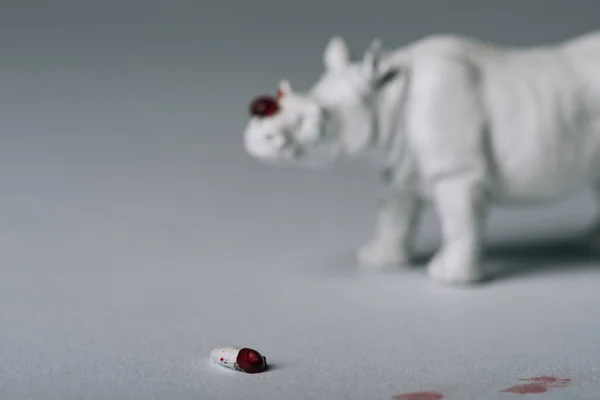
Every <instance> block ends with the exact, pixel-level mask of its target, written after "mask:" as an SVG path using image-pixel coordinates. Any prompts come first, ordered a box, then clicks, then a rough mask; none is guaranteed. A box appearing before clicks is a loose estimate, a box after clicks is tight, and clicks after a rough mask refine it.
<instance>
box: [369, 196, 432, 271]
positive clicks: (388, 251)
mask: <svg viewBox="0 0 600 400" xmlns="http://www.w3.org/2000/svg"><path fill="white" fill-rule="evenodd" d="M422 207H423V205H422V202H421V200H420V199H419V198H418V197H417V196H416V195H415V194H413V193H411V192H410V191H407V190H397V189H393V188H391V187H389V188H387V189H386V193H385V195H384V197H383V199H382V201H381V205H380V207H379V209H378V213H377V225H376V228H375V233H374V235H373V237H372V239H370V240H369V241H367V243H365V244H364V245H363V246H362V247H361V248H360V249H359V250H358V260H359V262H360V264H362V265H363V266H366V267H373V268H388V267H395V266H400V265H402V266H407V265H408V264H409V258H410V255H411V254H410V253H411V248H412V245H413V242H414V239H415V236H416V232H417V228H418V224H419V220H420V218H419V217H420V215H421V210H422Z"/></svg>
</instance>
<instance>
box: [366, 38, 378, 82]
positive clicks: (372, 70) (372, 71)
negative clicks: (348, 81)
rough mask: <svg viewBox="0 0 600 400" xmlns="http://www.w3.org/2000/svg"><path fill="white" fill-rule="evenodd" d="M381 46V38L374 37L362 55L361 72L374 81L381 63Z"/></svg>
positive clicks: (376, 78)
mask: <svg viewBox="0 0 600 400" xmlns="http://www.w3.org/2000/svg"><path fill="white" fill-rule="evenodd" d="M382 47H383V44H382V42H381V39H375V40H373V41H372V42H371V44H370V45H369V48H368V49H367V51H366V52H365V55H364V56H363V61H362V70H363V74H364V75H365V77H366V78H367V79H368V80H369V81H371V82H376V81H377V80H378V77H379V74H380V70H379V66H380V63H381V52H382V51H381V49H382Z"/></svg>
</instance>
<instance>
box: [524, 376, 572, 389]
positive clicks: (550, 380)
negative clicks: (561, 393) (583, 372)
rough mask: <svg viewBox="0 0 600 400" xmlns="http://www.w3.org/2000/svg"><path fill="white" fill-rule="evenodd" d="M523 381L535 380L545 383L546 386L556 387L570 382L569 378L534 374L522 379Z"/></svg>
mask: <svg viewBox="0 0 600 400" xmlns="http://www.w3.org/2000/svg"><path fill="white" fill-rule="evenodd" d="M523 380H524V381H530V382H537V383H542V384H544V385H546V386H547V387H551V388H557V387H565V386H568V385H569V383H571V379H570V378H557V377H554V376H536V377H534V378H529V379H523Z"/></svg>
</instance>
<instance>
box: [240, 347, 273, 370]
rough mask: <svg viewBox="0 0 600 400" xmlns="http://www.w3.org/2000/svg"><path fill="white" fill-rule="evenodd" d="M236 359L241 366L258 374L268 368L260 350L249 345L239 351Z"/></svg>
mask: <svg viewBox="0 0 600 400" xmlns="http://www.w3.org/2000/svg"><path fill="white" fill-rule="evenodd" d="M236 361H237V364H238V365H239V366H240V368H241V369H242V370H244V371H245V372H247V373H249V374H256V373H259V372H263V371H265V370H266V369H267V361H266V359H265V358H264V357H263V356H262V355H261V354H260V353H259V352H258V351H256V350H253V349H249V348H247V347H245V348H243V349H241V350H240V351H239V353H238V356H237V360H236Z"/></svg>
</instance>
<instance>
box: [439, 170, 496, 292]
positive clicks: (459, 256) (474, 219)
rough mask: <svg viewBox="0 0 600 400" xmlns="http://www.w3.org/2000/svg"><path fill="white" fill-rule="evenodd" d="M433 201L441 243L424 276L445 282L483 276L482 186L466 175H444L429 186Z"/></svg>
mask: <svg viewBox="0 0 600 400" xmlns="http://www.w3.org/2000/svg"><path fill="white" fill-rule="evenodd" d="M433 203H434V207H435V210H436V213H437V215H438V217H439V220H440V225H441V229H442V246H441V249H440V250H439V251H438V252H437V254H436V255H435V256H434V257H433V259H432V260H431V261H430V262H429V265H428V271H427V272H428V275H429V276H430V277H431V278H433V279H435V280H438V281H442V282H446V283H459V284H460V283H473V282H477V281H479V280H481V279H483V278H484V274H483V271H482V267H481V261H482V250H483V237H484V225H485V220H486V214H487V208H488V206H487V201H486V196H485V191H484V189H483V185H482V184H481V183H480V181H479V180H478V179H474V178H473V177H472V176H469V174H457V175H456V176H448V177H445V178H443V179H441V180H439V181H438V182H436V183H435V185H434V187H433Z"/></svg>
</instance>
